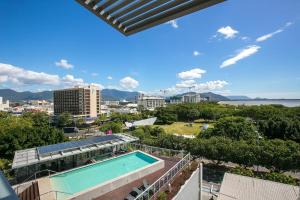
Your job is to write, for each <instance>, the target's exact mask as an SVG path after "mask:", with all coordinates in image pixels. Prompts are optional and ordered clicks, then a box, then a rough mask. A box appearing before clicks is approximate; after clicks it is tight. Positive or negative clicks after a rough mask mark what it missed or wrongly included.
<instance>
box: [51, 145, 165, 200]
mask: <svg viewBox="0 0 300 200" xmlns="http://www.w3.org/2000/svg"><path fill="white" fill-rule="evenodd" d="M135 152H140V153H143V154H146V155H147V156H149V157H151V158H154V159H155V160H157V161H156V162H154V163H151V164H149V165H147V166H144V167H142V168H139V169H136V170H134V171H131V172H129V173H126V174H123V175H121V176H118V177H115V178H113V179H110V180H108V181H105V182H103V183H101V184H98V185H95V186H93V187H90V188H87V189H85V190H82V191H80V192H77V193H74V194H73V195H70V196H69V197H67V199H73V198H76V197H78V196H80V195H82V194H85V193H87V192H90V191H93V190H95V189H97V188H100V187H102V186H104V185H106V184H109V183H110V182H114V181H116V180H118V179H121V178H124V177H126V176H130V175H132V174H134V173H136V172H138V171H141V170H144V169H147V168H150V167H152V166H154V165H157V164H158V163H161V162H164V160H163V159H160V158H158V157H155V156H152V155H150V154H148V153H146V152H144V151H141V150H135V151H132V152H129V153H126V154H123V155H120V156H116V157H112V158H107V159H105V160H101V161H98V162H96V163H91V164H88V165H84V166H81V167H77V168H73V169H70V170H67V171H64V172H60V173H57V174H54V175H51V176H49V179H50V178H51V177H53V176H56V175H59V174H63V173H67V172H70V171H74V170H77V169H80V168H84V167H88V166H91V165H95V164H99V163H102V162H105V161H108V160H112V159H115V158H120V157H122V156H126V155H128V154H131V153H135ZM50 185H51V188H52V184H51V179H50ZM104 194H106V193H104ZM104 194H101V195H104ZM101 195H100V196H101Z"/></svg>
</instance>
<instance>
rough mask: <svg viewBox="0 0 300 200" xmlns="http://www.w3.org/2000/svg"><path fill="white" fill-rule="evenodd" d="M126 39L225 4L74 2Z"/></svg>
mask: <svg viewBox="0 0 300 200" xmlns="http://www.w3.org/2000/svg"><path fill="white" fill-rule="evenodd" d="M76 1H77V2H78V3H80V4H81V5H82V6H83V7H85V8H86V9H88V10H89V11H90V12H92V13H93V14H94V15H96V16H97V17H99V18H100V19H102V20H103V21H105V22H106V23H107V24H109V25H110V26H112V27H113V28H115V29H117V30H118V31H120V32H121V33H122V34H124V35H126V36H128V35H131V34H134V33H137V32H140V31H142V30H145V29H148V28H151V27H153V26H156V25H159V24H162V23H165V22H167V21H170V20H173V19H176V18H178V17H182V16H184V15H187V14H190V13H193V12H196V11H198V10H201V9H204V8H207V7H210V6H213V5H215V4H217V3H220V2H223V1H225V0H76Z"/></svg>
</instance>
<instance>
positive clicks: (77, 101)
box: [53, 85, 101, 117]
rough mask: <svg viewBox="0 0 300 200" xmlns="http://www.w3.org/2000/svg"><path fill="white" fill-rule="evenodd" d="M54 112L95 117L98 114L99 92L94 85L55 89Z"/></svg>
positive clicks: (56, 113)
mask: <svg viewBox="0 0 300 200" xmlns="http://www.w3.org/2000/svg"><path fill="white" fill-rule="evenodd" d="M53 100H54V114H55V115H59V114H61V113H64V112H68V113H70V114H72V115H74V116H78V117H80V116H82V117H97V116H98V115H99V114H100V102H101V93H100V88H99V87H98V86H96V85H89V86H86V87H81V86H76V87H74V88H68V89H63V90H55V91H54V95H53Z"/></svg>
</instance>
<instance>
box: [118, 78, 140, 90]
mask: <svg viewBox="0 0 300 200" xmlns="http://www.w3.org/2000/svg"><path fill="white" fill-rule="evenodd" d="M120 85H121V87H123V88H125V89H128V90H132V89H134V88H137V87H138V86H139V82H138V81H137V80H134V79H133V78H131V77H129V76H127V77H125V78H122V79H121V80H120Z"/></svg>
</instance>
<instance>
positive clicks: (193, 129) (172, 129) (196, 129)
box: [154, 119, 214, 135]
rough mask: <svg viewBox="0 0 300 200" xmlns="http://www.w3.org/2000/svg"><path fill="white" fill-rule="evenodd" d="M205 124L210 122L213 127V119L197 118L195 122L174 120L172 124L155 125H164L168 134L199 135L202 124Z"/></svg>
mask: <svg viewBox="0 0 300 200" xmlns="http://www.w3.org/2000/svg"><path fill="white" fill-rule="evenodd" d="M204 124H209V127H210V128H212V127H213V124H214V122H213V121H210V122H209V121H205V120H203V119H198V120H195V121H194V123H187V122H174V123H173V124H170V125H154V126H159V127H162V128H163V129H164V130H165V131H166V133H168V134H178V135H198V134H199V133H200V132H201V129H202V126H203V125H204Z"/></svg>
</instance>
